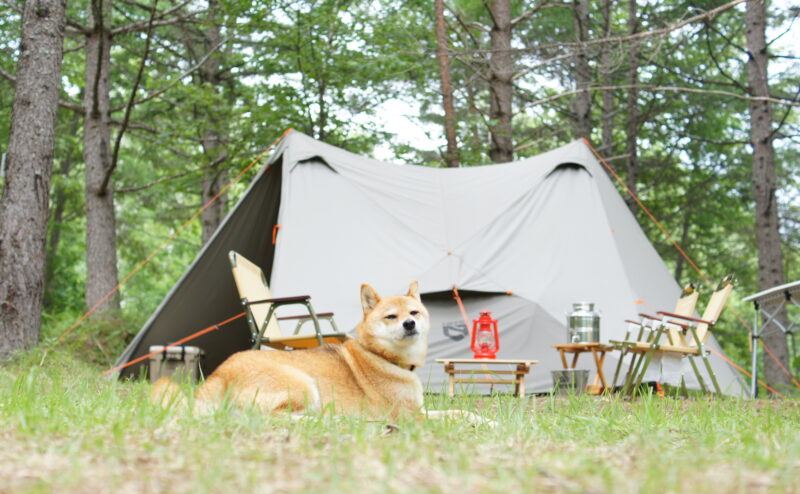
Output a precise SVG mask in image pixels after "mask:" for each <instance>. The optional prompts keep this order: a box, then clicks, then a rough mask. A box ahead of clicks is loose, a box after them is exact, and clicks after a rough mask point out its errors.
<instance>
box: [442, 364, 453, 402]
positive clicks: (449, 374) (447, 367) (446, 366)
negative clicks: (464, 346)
mask: <svg viewBox="0 0 800 494" xmlns="http://www.w3.org/2000/svg"><path fill="white" fill-rule="evenodd" d="M444 370H445V372H447V377H448V381H447V394H448V395H449V396H450V398H452V397H453V396H455V394H456V365H455V364H454V363H452V362H446V363H445V364H444Z"/></svg>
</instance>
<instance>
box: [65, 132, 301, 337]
mask: <svg viewBox="0 0 800 494" xmlns="http://www.w3.org/2000/svg"><path fill="white" fill-rule="evenodd" d="M292 130H293V129H292V128H288V129H286V130H285V131H284V132H283V134H281V136H280V137H278V138H277V139H275V142H273V143H272V144H270V145H269V146H268V147H267V148H266V149H264V150H263V151H262V152H261V153H260V154H259V155H258V156H256V158H255V159H254V160H253V161H251V162H250V164H249V165H247V166H246V167H245V168H244V170H242V171H241V172H239V174H238V175H236V177H234V179H233V180H231V181H230V182H228V183H227V184H225V186H224V187H222V188H221V189H220V191H219V192H217V195H215V196H214V197H212V198H211V199H209V201H208V202H206V203H205V204H203V206H202V207H201V208H200V209H199V210H197V212H196V213H194V214H193V215H192V216H191V218H189V219H188V220H186V221H185V222H184V223H183V224H182V225H181V226H180V227H178V228H177V229H176V230H175V231H174V232H173V233H172V235H170V236H169V237H167V239H166V240H165V241H164V242H163V243H162V244H161V245H159V246H158V247H157V248H156V249H155V250H154V251H153V252H151V253H150V255H149V256H147V258H145V260H144V261H142V262H140V263H139V264H138V265H137V266H136V267H135V268H133V270H131V272H130V273H128V275H127V276H125V278H123V279H122V280H121V281H120V282H119V283H117V286H115V287H114V288H112V289H111V291H110V292H108V293H107V294H106V295H105V296H104V297H103V298H101V299H100V301H99V302H97V303H96V304H94V305H93V306H92V307H91V308H90V309H89V310H87V311H86V312H85V313H84V314H83V315H82V316H81V317H80V318H78V320H77V321H75V323H74V324H73V325H72V326H70V327H69V329H67V330H66V331H65V332H64V333H63V334H62V335H61V336H59V337H58V338H57V339H56V340H55V342H54V343H53V344H55V343H59V342H61V340H63V339H64V338H65V337H66V336H67V335H68V334H70V333H72V331H74V330H75V328H77V327H78V326H80V325H81V323H82V322H83V321H85V320H86V319H87V318H88V317H89V316H90V315H92V314H93V313H94V312H95V311H96V310H97V309H98V308H99V307H100V306H101V305H103V304H104V303H106V301H108V299H109V298H111V297H112V296H113V295H114V294H115V293H117V292H118V291H119V289H120V287H122V285H124V284H125V283H127V282H128V280H130V279H131V278H133V276H134V275H135V274H136V273H138V272H139V271H140V270H141V269H142V268H143V267H145V266H146V265H147V263H149V262H150V261H151V260H153V258H154V257H155V256H156V254H158V253H159V252H161V251H162V250H163V249H164V247H166V246H167V245H169V244H170V242H172V241H173V240H175V237H177V236H178V235H180V234H181V233H182V232H183V231H184V230H185V229H186V227H188V226H189V224H190V223H191V222H192V221H194V220H195V219H196V218H197V217H198V216H200V215H201V214H202V213H203V211H205V210H206V209H208V208H209V207H210V206H211V205H212V204H213V203H214V201H216V200H217V199H219V198H220V196H222V194H224V193H225V192H226V191H227V190H228V189H229V188H231V186H233V185H234V184H235V183H236V182H238V181H239V180H241V178H242V177H243V176H244V174H245V173H247V172H248V171H249V170H250V169H251V168H252V167H253V166H255V164H256V163H258V162H259V161H261V159H262V158H263V157H264V156H266V154H267V153H268V152H270V150H272V148H274V147H275V146H276V145H277V144H278V143H279V142H281V140H283V138H284V137H286V134H288V133H289V132H291V131H292Z"/></svg>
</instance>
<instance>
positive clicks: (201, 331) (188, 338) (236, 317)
mask: <svg viewBox="0 0 800 494" xmlns="http://www.w3.org/2000/svg"><path fill="white" fill-rule="evenodd" d="M245 314H246V312H242V313H241V314H237V315H235V316H233V317H230V318H228V319H225V320H224V321H222V322H221V323H219V324H212V325H211V326H209V327H207V328H205V329H201V330H200V331H198V332H196V333H193V334H190V335H189V336H187V337H186V338H181V339H180V340H178V341H176V342H173V343H170V344H168V345H164V348H162V349H161V350H158V351H155V352H150V353H148V354H147V355H142V356H141V357H139V358H136V359H134V360H131V361H130V362H128V363H126V364H122V365H120V366H117V367H114V368H113V369H109V370H107V371H105V372H103V376H107V375H109V374H113V373H114V372H117V371H120V370H122V369H124V368H126V367H130V366H131V365H134V364H138V363H139V362H141V361H142V360H147V359H149V358H150V357H152V356H153V355H158V354H159V353H161V352H163V351H165V350H166V349H167V348H172V347H174V346H178V345H182V344H184V343H186V342H187V341H191V340H193V339H195V338H199V337H200V336H203V335H204V334H206V333H210V332H211V331H215V330H217V329H219V328H220V326H224V325H226V324H228V323H230V322H233V321H235V320H237V319H239V318H240V317H242V316H244V315H245Z"/></svg>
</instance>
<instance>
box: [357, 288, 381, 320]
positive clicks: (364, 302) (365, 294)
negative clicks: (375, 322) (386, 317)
mask: <svg viewBox="0 0 800 494" xmlns="http://www.w3.org/2000/svg"><path fill="white" fill-rule="evenodd" d="M380 301H381V298H380V297H379V296H378V293H377V292H376V291H375V289H374V288H372V287H371V286H369V285H367V284H366V283H365V284H363V285H361V307H362V308H363V309H364V314H368V313H370V312H372V310H373V309H374V308H375V306H376V305H378V302H380Z"/></svg>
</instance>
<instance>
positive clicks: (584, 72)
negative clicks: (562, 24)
mask: <svg viewBox="0 0 800 494" xmlns="http://www.w3.org/2000/svg"><path fill="white" fill-rule="evenodd" d="M572 11H573V17H572V19H573V24H574V26H575V37H576V38H577V40H578V42H579V46H578V48H576V50H575V86H576V87H575V89H576V90H577V91H578V94H577V96H576V97H575V137H576V138H582V137H585V138H586V139H588V138H589V137H590V135H591V133H592V120H591V105H592V95H591V93H589V90H588V89H589V85H590V84H591V82H592V81H591V78H592V74H591V71H590V69H589V59H588V57H587V55H586V48H585V46H584V45H583V43H584V42H585V41H587V40H588V39H589V0H574V2H573V3H572Z"/></svg>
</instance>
